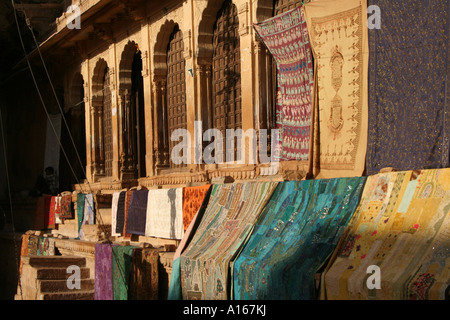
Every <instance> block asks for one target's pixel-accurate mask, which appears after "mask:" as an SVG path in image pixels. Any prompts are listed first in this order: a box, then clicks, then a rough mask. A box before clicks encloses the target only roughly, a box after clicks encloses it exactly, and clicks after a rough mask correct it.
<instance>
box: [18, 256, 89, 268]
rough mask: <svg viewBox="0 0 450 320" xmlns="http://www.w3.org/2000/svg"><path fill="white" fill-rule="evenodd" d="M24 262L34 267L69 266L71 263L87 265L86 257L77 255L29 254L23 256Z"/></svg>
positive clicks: (81, 265) (80, 265)
mask: <svg viewBox="0 0 450 320" xmlns="http://www.w3.org/2000/svg"><path fill="white" fill-rule="evenodd" d="M23 263H24V264H27V265H30V266H32V267H34V268H42V267H50V268H67V267H69V266H71V265H76V266H79V267H85V266H86V258H84V257H77V256H70V257H69V256H27V257H23Z"/></svg>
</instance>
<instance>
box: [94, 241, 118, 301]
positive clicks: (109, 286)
mask: <svg viewBox="0 0 450 320" xmlns="http://www.w3.org/2000/svg"><path fill="white" fill-rule="evenodd" d="M114 246H117V245H113V244H102V243H96V244H95V292H94V300H113V299H114V296H113V276H112V248H113V247H114Z"/></svg>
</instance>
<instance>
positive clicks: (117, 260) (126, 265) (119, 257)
mask: <svg viewBox="0 0 450 320" xmlns="http://www.w3.org/2000/svg"><path fill="white" fill-rule="evenodd" d="M135 248H136V247H133V246H117V247H113V248H112V274H113V297H114V300H128V287H129V282H130V272H131V262H132V256H133V250H134V249H135Z"/></svg>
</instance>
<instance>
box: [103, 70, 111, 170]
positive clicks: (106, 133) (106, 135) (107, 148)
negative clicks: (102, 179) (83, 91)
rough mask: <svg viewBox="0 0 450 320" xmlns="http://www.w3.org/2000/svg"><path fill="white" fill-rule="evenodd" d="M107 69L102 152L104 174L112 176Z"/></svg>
mask: <svg viewBox="0 0 450 320" xmlns="http://www.w3.org/2000/svg"><path fill="white" fill-rule="evenodd" d="M108 73H109V69H108V68H106V70H105V76H104V80H103V110H102V115H103V121H102V122H103V137H102V138H103V152H104V160H105V176H112V161H113V142H112V140H113V139H112V112H111V89H110V87H109V86H110V79H109V74H108Z"/></svg>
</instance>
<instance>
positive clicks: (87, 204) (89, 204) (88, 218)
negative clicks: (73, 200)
mask: <svg viewBox="0 0 450 320" xmlns="http://www.w3.org/2000/svg"><path fill="white" fill-rule="evenodd" d="M94 206H95V204H94V196H93V195H92V193H88V194H86V195H85V199H84V211H83V224H89V225H92V224H95V213H94Z"/></svg>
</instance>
